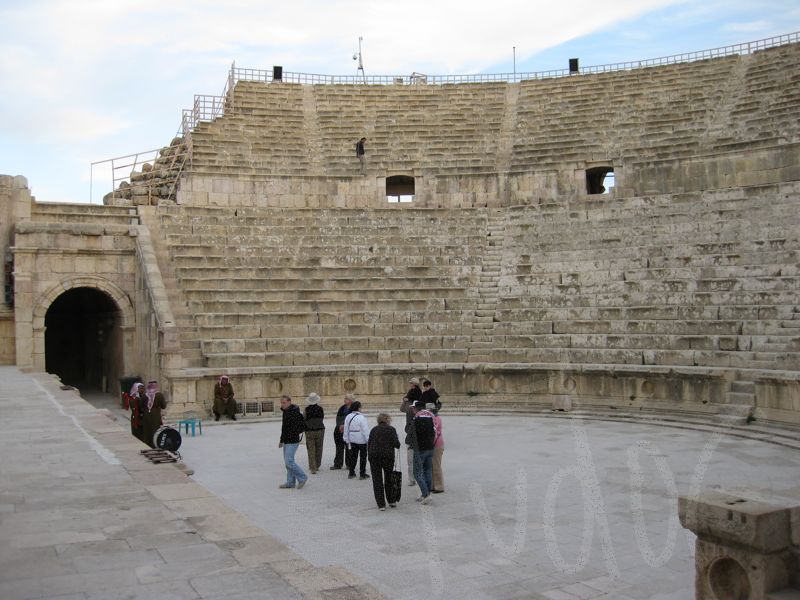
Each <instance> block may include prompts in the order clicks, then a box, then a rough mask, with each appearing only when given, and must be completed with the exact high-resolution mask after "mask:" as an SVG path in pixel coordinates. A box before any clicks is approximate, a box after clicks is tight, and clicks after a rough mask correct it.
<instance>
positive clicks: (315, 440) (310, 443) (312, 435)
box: [305, 392, 325, 474]
mask: <svg viewBox="0 0 800 600" xmlns="http://www.w3.org/2000/svg"><path fill="white" fill-rule="evenodd" d="M305 416H306V450H307V451H308V470H309V471H311V473H312V474H316V472H317V470H319V466H320V464H322V443H323V442H324V441H325V411H324V410H323V409H322V407H321V406H320V405H319V394H317V393H315V392H311V393H310V394H309V395H308V398H306V415H305Z"/></svg>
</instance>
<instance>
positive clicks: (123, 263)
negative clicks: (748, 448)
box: [0, 34, 800, 598]
mask: <svg viewBox="0 0 800 600" xmlns="http://www.w3.org/2000/svg"><path fill="white" fill-rule="evenodd" d="M745 46H746V45H745ZM253 73H254V72H253V71H247V70H236V69H235V68H232V69H231V73H230V75H229V85H228V87H227V88H226V93H225V95H224V96H223V97H222V98H220V100H219V110H216V111H215V112H214V114H213V115H212V116H211V118H197V115H196V114H193V113H192V112H191V111H188V112H189V115H188V117H189V118H188V125H187V119H186V117H187V115H186V112H187V111H185V113H184V127H183V129H182V135H181V136H180V137H178V138H176V139H174V140H172V142H171V143H170V144H169V145H167V146H165V147H164V148H163V149H162V150H161V151H160V152H159V155H158V157H157V158H156V159H155V160H154V161H152V162H151V163H148V164H145V165H143V166H141V167H139V168H137V170H136V171H134V172H132V173H130V174H129V176H128V177H127V178H126V181H125V182H124V183H122V184H121V185H119V186H118V187H117V189H115V190H114V191H112V192H110V193H109V194H108V195H106V196H105V199H104V203H103V204H102V205H91V204H59V203H47V202H42V201H39V200H37V199H34V198H33V197H32V196H31V194H30V190H29V188H28V183H27V181H26V179H25V178H24V177H22V176H16V177H13V176H0V201H2V208H1V209H0V210H2V216H3V219H2V221H1V222H0V236H1V237H0V239H2V241H3V251H4V267H5V304H4V305H3V306H2V308H0V339H2V344H0V364H5V365H16V366H17V367H18V368H20V369H22V370H24V371H31V372H44V371H46V372H48V373H52V374H55V375H57V376H58V377H59V378H60V379H61V381H62V382H64V383H67V384H71V385H76V386H78V387H81V388H83V387H92V388H96V389H101V390H104V391H109V392H113V393H118V392H119V391H120V383H119V381H120V379H121V378H124V377H126V376H130V375H134V374H136V375H140V376H142V377H146V378H157V379H159V380H160V381H161V382H162V387H163V388H164V389H166V391H167V394H168V397H169V399H170V406H169V409H168V411H169V414H170V416H178V415H182V414H185V413H199V414H201V415H207V414H208V413H209V411H210V408H211V400H212V388H213V384H214V382H215V380H216V378H217V377H218V376H219V375H220V374H222V373H227V374H229V375H230V376H232V377H233V378H234V381H235V383H236V388H237V399H238V400H239V401H240V402H241V406H240V412H241V413H243V414H244V415H245V416H247V415H253V414H258V415H274V414H275V411H276V404H277V403H276V402H275V400H276V399H277V397H278V396H279V395H280V394H284V393H288V394H290V395H292V396H298V397H299V396H303V395H304V394H306V393H308V392H310V391H317V392H318V393H319V394H320V395H321V396H322V398H323V399H324V401H325V405H326V408H328V409H333V408H334V407H335V406H336V405H337V404H338V400H339V398H340V397H341V395H342V394H343V393H344V392H354V393H356V394H357V395H358V396H359V397H360V398H361V399H362V400H363V401H365V403H366V404H367V406H369V407H370V408H380V407H392V408H395V407H396V405H397V400H398V398H399V397H400V396H402V393H403V392H404V390H405V382H406V380H407V378H408V377H409V376H411V375H426V376H428V377H430V378H431V379H433V380H434V381H435V383H436V387H437V389H438V390H439V391H440V392H441V393H442V394H443V396H444V398H445V400H446V402H447V409H448V411H453V412H459V411H460V412H463V413H465V414H469V413H477V412H501V411H521V412H527V413H531V414H539V415H555V416H558V415H564V414H569V415H581V416H591V417H597V418H601V419H606V420H629V419H640V420H644V421H651V422H661V423H667V422H671V423H680V424H681V426H685V427H694V428H698V429H700V430H703V428H704V427H712V426H713V427H716V428H719V427H722V428H725V429H726V430H727V431H728V432H729V433H732V434H734V435H739V436H743V437H748V436H749V437H759V436H760V438H761V439H768V440H769V441H771V442H774V443H778V444H782V445H784V446H788V447H793V448H798V447H800V441H798V432H799V431H800V298H799V297H798V289H800V267H798V262H799V261H798V258H800V211H798V202H799V200H800V42H798V36H797V35H796V34H792V35H790V36H787V37H786V39H783V38H781V39H780V40H778V41H777V42H775V43H772V44H769V45H768V46H763V47H761V46H759V47H758V48H757V49H754V50H753V51H750V50H749V48H748V50H745V51H741V52H731V53H727V54H725V55H720V56H719V57H711V58H706V59H704V60H687V61H684V62H681V61H680V60H676V61H672V62H670V63H669V64H663V65H659V66H641V67H636V66H633V67H631V66H628V67H626V68H621V69H615V70H609V71H608V72H597V73H581V74H575V75H570V76H560V77H542V78H529V79H525V78H523V79H522V80H521V81H516V80H514V81H494V82H485V83H475V82H469V83H466V82H465V83H437V82H435V81H433V82H432V81H426V80H424V79H419V78H415V79H413V80H408V79H404V78H397V79H395V80H392V81H389V82H387V83H386V84H381V85H366V84H356V83H353V82H351V83H346V84H333V83H305V84H302V83H292V82H289V81H286V80H278V78H276V77H270V76H263V77H262V75H263V73H265V72H260V73H261V74H259V76H258V77H253V76H252V75H253ZM362 136H364V137H366V138H367V140H368V141H367V157H368V169H367V174H366V175H361V174H360V173H359V164H358V161H357V160H356V158H355V155H354V154H355V153H354V144H355V142H356V140H358V139H359V138H360V137H362ZM606 187H607V188H609V189H605V188H606ZM392 200H394V201H392ZM400 200H403V201H400ZM687 502H689V504H692V503H693V502H694V503H698V502H699V501H698V500H697V499H696V498H695V499H689V500H688V501H687ZM737 502H744V501H743V500H741V501H740V500H734V501H732V502H729V501H728V498H726V497H718V496H714V497H713V498H710V499H707V501H705V502H704V503H702V504H703V506H704V508H702V509H698V508H697V507H695V508H696V510H702V511H703V519H704V520H703V519H701V520H697V519H694V520H692V518H691V516H689V517H687V516H686V514H687V513H686V511H687V509H686V505H685V503H684V506H683V508H682V518H684V524H685V525H686V526H687V527H690V528H692V529H694V530H695V531H697V532H698V535H701V537H702V536H703V535H708V536H710V539H713V540H716V541H715V542H713V543H717V542H718V541H719V540H720V539H723V540H724V539H733V542H732V543H733V545H734V546H737V547H743V546H747V547H748V548H750V550H752V551H753V552H756V553H757V552H758V551H762V550H764V548H765V547H769V548H771V546H769V544H768V543H766V542H764V540H763V539H762V538H759V540H761V541H758V540H756V541H753V539H749V538H748V539H745V538H746V537H747V535H748V534H749V533H748V532H749V531H750V530H748V529H747V528H746V527H744V525H742V527H741V529H742V531H744V533H742V531H740V530H739V529H737V530H736V531H735V532H733V533H731V532H730V531H729V532H728V533H727V534H719V535H717V534H718V533H719V532H720V531H723V530H724V529H725V527H724V522H725V516H724V515H725V514H726V513H727V515H728V516H727V520H728V521H730V520H731V519H732V518H733V517H732V515H733V514H734V513H733V512H732V510H733V509H730V508H726V507H728V506H733V504H735V503H737ZM748 510H749V509H748ZM753 510H754V511H755V512H750V513H747V514H745V513H746V512H747V511H746V510H745V509H744V508H743V509H741V511H740V512H737V513H736V514H737V518H738V516H739V515H740V514H741V517H742V521H741V522H742V523H743V524H744V523H746V519H747V515H753V514H756V513H758V510H762V509H759V508H758V507H757V508H756V509H753ZM742 511H744V512H742ZM762 512H763V511H762ZM766 512H768V511H766ZM764 514H766V513H764ZM775 514H777V513H770V515H771V516H769V517H768V518H767V517H764V518H763V519H761V520H759V519H758V518H757V519H756V521H757V524H756V525H753V526H752V527H755V528H756V530H757V531H756V533H757V535H758V536H762V537H763V536H764V535H767V537H768V536H769V535H770V531H771V532H772V533H774V531H776V530H779V531H782V532H784V533H786V532H788V531H789V530H790V529H791V542H792V543H793V544H794V545H795V554H796V548H797V547H798V546H800V511H798V510H797V509H796V508H795V509H793V512H792V513H791V528H790V527H789V525H788V523H789V518H790V517H789V516H788V515H789V513H788V512H786V511H783V512H781V513H780V514H781V516H780V517H779V521H774V520H773V521H769V519H772V518H773V517H774V515H775ZM784 517H785V519H784ZM776 518H778V517H776ZM765 519H766V520H765ZM780 519H784V520H786V523H784V522H783V521H781V520H780ZM767 521H768V523H767V525H764V523H765V522H767ZM770 523H772V524H774V523H778V525H776V526H775V527H777V529H775V530H769V527H772V525H770ZM765 527H766V529H765ZM709 531H711V532H712V533H713V535H711V534H709ZM765 531H766V532H767V533H766V534H765ZM725 535H729V538H725ZM715 536H716V537H715ZM730 536H733V537H732V538H730ZM737 536H739V537H737ZM787 540H788V538H787ZM762 542H763V543H762ZM709 543H711V542H709ZM788 543H789V542H788V541H787V542H786V544H788ZM748 544H749V546H748ZM759 544H761V546H759ZM786 544H785V545H784V547H782V548H783V549H782V550H781V552H783V553H784V554H785V552H786V550H785V547H786ZM698 547H700V546H698ZM708 548H712V546H708ZM714 548H716V546H714ZM753 548H756V549H755V550H753ZM759 548H761V550H759ZM769 548H768V551H769V552H772V549H769ZM750 550H748V552H750ZM713 552H714V551H712V550H708V551H707V552H706V555H704V556H705V558H703V560H706V562H709V561H710V560H711V558H713V556H712V555H713ZM701 554H702V552H701V553H700V554H699V555H698V556H700V555H701ZM784 554H781V558H780V560H784V558H783V556H784ZM752 555H753V554H752V552H751V553H750V554H744V555H742V556H747V557H750V556H752ZM737 556H738V555H737ZM709 557H711V558H709ZM773 558H774V557H773ZM698 560H700V558H698ZM743 560H744V559H743ZM748 560H749V559H748ZM776 560H777V559H776ZM787 560H788V559H787ZM767 562H768V561H767ZM737 564H738V563H737ZM764 564H767V563H764ZM786 564H788V563H786ZM720 568H721V569H722V570H723V574H722V575H721V576H720V577H722V579H725V577H728V575H729V573H728V571H727V570H725V569H727V566H726V565H723V567H720ZM754 568H755V567H754ZM767 570H769V569H767ZM790 570H791V569H790ZM785 583H786V581H784V584H785ZM723 589H726V588H724V586H723ZM731 589H733V588H731ZM737 593H738V592H737ZM710 594H711V592H707V593H706V592H701V591H700V588H698V597H708V598H717V597H722V596H719V595H710ZM723 595H724V594H723ZM731 597H733V596H731ZM736 597H742V598H744V597H748V598H750V597H753V598H756V597H758V598H761V597H762V596H736ZM787 597H788V596H787Z"/></svg>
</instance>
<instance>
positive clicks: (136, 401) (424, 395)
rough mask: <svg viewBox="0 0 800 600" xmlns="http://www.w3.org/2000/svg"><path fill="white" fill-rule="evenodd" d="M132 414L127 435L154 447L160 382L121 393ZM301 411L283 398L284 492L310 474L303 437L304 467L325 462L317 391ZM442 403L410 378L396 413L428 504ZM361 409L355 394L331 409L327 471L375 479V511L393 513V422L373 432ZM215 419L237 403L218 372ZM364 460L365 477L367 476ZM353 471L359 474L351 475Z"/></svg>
mask: <svg viewBox="0 0 800 600" xmlns="http://www.w3.org/2000/svg"><path fill="white" fill-rule="evenodd" d="M126 396H127V398H126V400H127V403H128V406H129V408H130V411H131V433H132V434H133V435H134V436H136V437H137V438H139V439H140V440H142V441H143V442H144V443H146V444H147V445H148V446H150V447H151V448H154V447H155V440H154V437H155V435H156V432H157V431H158V429H159V428H160V427H161V426H162V420H161V411H162V410H163V409H165V408H166V407H167V403H166V400H165V399H164V395H163V394H162V393H161V391H160V390H159V386H158V382H157V381H155V380H151V381H149V382H148V383H147V385H146V386H145V384H143V383H135V384H133V387H132V388H131V390H130V392H129V393H128V394H126ZM305 404H306V406H305V410H304V411H301V410H300V407H299V406H297V405H295V404H293V403H292V399H291V398H290V397H289V396H287V395H284V396H281V399H280V407H281V413H282V423H281V436H280V441H279V443H278V447H279V448H281V449H282V450H283V460H284V464H285V466H286V481H285V482H284V483H282V484H280V486H279V487H280V488H282V489H291V488H296V489H301V488H303V487H304V486H305V484H306V482H307V481H308V475H306V473H305V471H304V470H303V469H302V468H301V467H300V466H299V465H298V464H297V462H296V461H295V455H296V453H297V449H298V447H299V446H300V443H301V442H302V441H303V438H305V443H306V449H307V451H308V470H309V471H310V472H311V474H312V475H313V474H316V473H317V472H318V471H319V469H320V468H321V465H322V448H323V444H324V440H325V411H324V410H323V408H322V406H320V397H319V395H318V394H316V393H311V394H309V395H308V397H307V398H306V401H305ZM441 406H442V403H441V401H440V400H439V394H438V393H437V392H436V390H435V389H434V388H433V384H432V383H431V382H430V380H428V379H423V380H422V382H421V385H420V380H419V379H418V378H416V377H412V378H411V379H409V381H408V390H407V392H406V394H405V396H404V397H403V400H402V402H401V405H400V411H401V412H402V413H404V414H405V427H404V434H405V438H404V443H405V445H406V456H407V463H408V478H409V482H408V485H410V486H413V485H418V486H419V490H420V495H419V497H418V498H417V501H418V502H421V503H423V504H428V503H429V502H430V500H431V494H437V493H441V492H444V477H443V475H442V455H443V453H444V438H443V436H442V419H441V417H440V416H439V414H438V413H439V409H440V408H441ZM362 409H363V407H362V405H361V402H360V401H359V400H357V399H356V398H355V397H354V396H353V395H352V394H345V396H344V402H343V404H342V405H341V406H340V407H339V410H337V411H336V426H335V427H334V430H333V442H334V445H335V447H336V454H335V456H334V459H333V465H332V466H331V467H330V469H331V470H332V471H337V470H342V469H344V467H347V476H348V478H349V479H355V478H356V477H358V478H359V479H361V480H365V479H370V478H371V479H372V487H373V492H374V494H375V502H376V504H377V505H378V508H379V509H380V510H386V505H387V504H388V505H389V506H390V507H392V508H394V507H395V506H396V505H397V501H398V500H399V499H400V489H399V486H400V485H402V483H401V481H400V480H401V479H402V475H401V473H400V471H399V467H400V465H399V462H400V461H399V458H400V446H401V444H400V438H399V436H398V435H397V430H396V429H395V428H394V427H393V426H392V417H391V416H390V415H388V414H386V413H380V414H379V415H378V416H377V419H376V421H377V422H376V425H375V426H374V427H370V425H369V422H368V420H367V417H366V415H364V413H363V412H362ZM213 412H214V418H215V419H216V420H217V421H219V419H220V418H221V417H222V416H223V415H224V416H227V417H228V418H230V419H232V420H234V421H235V420H236V401H235V400H234V390H233V385H232V384H231V382H230V379H229V377H228V376H227V375H222V376H221V377H220V378H219V380H218V381H217V382H216V383H215V385H214V404H213ZM367 463H369V474H368V473H367ZM356 469H358V474H356Z"/></svg>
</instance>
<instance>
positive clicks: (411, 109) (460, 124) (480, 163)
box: [314, 83, 507, 174]
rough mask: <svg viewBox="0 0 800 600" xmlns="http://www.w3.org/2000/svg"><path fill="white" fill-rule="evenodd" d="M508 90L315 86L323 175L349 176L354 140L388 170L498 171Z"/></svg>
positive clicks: (487, 87)
mask: <svg viewBox="0 0 800 600" xmlns="http://www.w3.org/2000/svg"><path fill="white" fill-rule="evenodd" d="M506 87H507V86H506V84H504V83H493V84H483V85H443V86H427V85H420V86H369V87H366V88H365V87H364V86H350V85H318V86H315V87H314V94H315V97H316V106H317V115H318V119H319V130H320V137H321V143H322V149H323V159H324V164H325V165H326V169H328V170H329V172H332V173H343V174H352V173H353V169H354V164H353V152H354V149H353V146H354V143H355V140H357V139H359V138H360V137H362V136H364V135H366V136H367V137H368V138H369V140H368V148H369V160H370V164H372V165H374V166H375V167H376V168H379V169H385V170H388V171H392V170H394V171H397V170H411V169H414V168H423V169H426V170H431V169H432V170H433V171H434V172H438V173H464V172H471V173H475V172H481V171H487V170H488V171H493V170H496V167H495V157H496V153H497V144H498V139H497V138H498V136H499V134H500V127H501V122H502V118H503V113H504V110H505V93H506Z"/></svg>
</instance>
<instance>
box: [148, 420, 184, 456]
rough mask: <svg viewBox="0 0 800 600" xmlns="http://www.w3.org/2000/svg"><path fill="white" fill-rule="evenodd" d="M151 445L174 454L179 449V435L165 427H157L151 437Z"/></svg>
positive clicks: (170, 428)
mask: <svg viewBox="0 0 800 600" xmlns="http://www.w3.org/2000/svg"><path fill="white" fill-rule="evenodd" d="M153 445H154V446H155V447H156V448H159V449H161V450H168V451H170V452H175V451H176V450H177V449H178V448H180V447H181V434H180V433H178V432H177V431H176V430H175V429H173V428H172V427H169V426H167V425H165V426H163V427H159V428H158V429H157V430H156V432H155V434H154V435H153Z"/></svg>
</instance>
